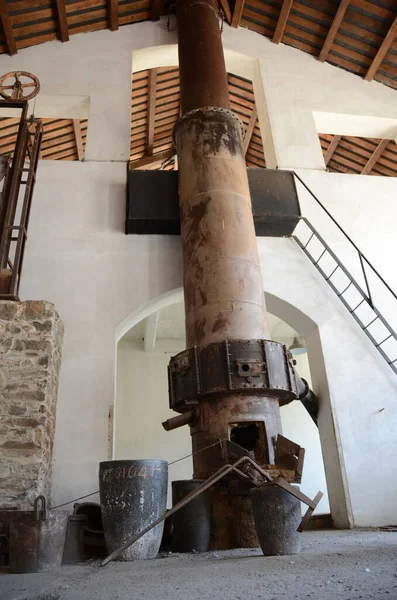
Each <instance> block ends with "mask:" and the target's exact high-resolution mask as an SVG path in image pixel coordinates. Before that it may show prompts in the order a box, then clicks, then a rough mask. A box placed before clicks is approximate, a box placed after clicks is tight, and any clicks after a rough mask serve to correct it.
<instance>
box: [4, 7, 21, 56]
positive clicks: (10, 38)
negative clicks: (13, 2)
mask: <svg viewBox="0 0 397 600" xmlns="http://www.w3.org/2000/svg"><path fill="white" fill-rule="evenodd" d="M0 21H1V26H2V29H3V32H4V37H5V40H6V44H7V48H8V53H9V54H10V55H11V56H13V55H14V54H17V53H18V49H17V44H16V40H15V36H14V31H13V28H12V23H11V18H10V11H9V5H8V3H7V2H6V0H0Z"/></svg>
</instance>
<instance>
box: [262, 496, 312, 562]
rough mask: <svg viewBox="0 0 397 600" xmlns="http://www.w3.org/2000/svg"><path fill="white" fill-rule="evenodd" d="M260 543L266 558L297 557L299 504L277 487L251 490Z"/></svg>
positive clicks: (298, 548) (299, 543)
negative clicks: (291, 555)
mask: <svg viewBox="0 0 397 600" xmlns="http://www.w3.org/2000/svg"><path fill="white" fill-rule="evenodd" d="M250 496H251V503H252V511H253V513H254V520H255V528H256V532H257V534H258V538H259V543H260V545H261V548H262V552H263V554H264V555H265V556H280V555H284V554H298V552H299V551H300V545H301V537H300V534H299V533H298V532H297V528H298V526H299V524H300V522H301V519H302V516H301V504H300V501H299V500H298V499H297V498H295V496H292V495H291V494H289V493H288V492H286V491H285V490H283V489H282V488H280V487H279V486H277V485H267V486H264V487H261V488H253V489H252V490H251V491H250Z"/></svg>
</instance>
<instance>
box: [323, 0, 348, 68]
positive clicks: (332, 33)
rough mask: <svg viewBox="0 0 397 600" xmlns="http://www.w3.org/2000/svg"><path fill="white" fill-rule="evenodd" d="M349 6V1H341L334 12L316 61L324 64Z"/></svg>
mask: <svg viewBox="0 0 397 600" xmlns="http://www.w3.org/2000/svg"><path fill="white" fill-rule="evenodd" d="M349 4H350V0H341V2H340V4H339V7H338V10H337V11H336V14H335V17H334V20H333V21H332V25H331V27H330V28H329V31H328V34H327V37H326V38H325V42H324V45H323V47H322V50H321V52H320V56H319V57H318V60H320V61H321V62H324V61H325V60H327V57H328V54H329V51H330V50H331V47H332V44H333V43H334V39H335V37H336V34H337V33H338V29H339V27H340V25H341V23H342V21H343V19H344V17H345V13H346V11H347V9H348V7H349Z"/></svg>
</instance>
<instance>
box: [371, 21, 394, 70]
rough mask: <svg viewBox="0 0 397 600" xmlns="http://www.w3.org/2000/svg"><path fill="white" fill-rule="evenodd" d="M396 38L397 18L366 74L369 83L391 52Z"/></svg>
mask: <svg viewBox="0 0 397 600" xmlns="http://www.w3.org/2000/svg"><path fill="white" fill-rule="evenodd" d="M396 36H397V16H396V18H395V19H394V21H393V23H392V25H391V27H390V29H389V31H388V32H387V34H386V36H385V38H384V40H383V42H382V44H381V46H380V48H379V50H378V52H377V53H376V55H375V57H374V59H373V61H372V63H371V66H370V67H369V69H368V71H367V72H366V74H365V79H366V80H367V81H371V80H372V79H373V78H374V76H375V74H376V71H377V70H378V69H379V67H380V65H381V63H382V61H383V60H384V58H385V56H386V54H387V52H388V51H389V50H390V47H391V45H392V44H393V42H394V40H395V38H396Z"/></svg>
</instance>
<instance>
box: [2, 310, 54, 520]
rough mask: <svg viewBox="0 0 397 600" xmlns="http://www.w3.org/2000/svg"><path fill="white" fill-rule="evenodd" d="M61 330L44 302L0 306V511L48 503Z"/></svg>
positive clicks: (52, 311) (52, 312)
mask: <svg viewBox="0 0 397 600" xmlns="http://www.w3.org/2000/svg"><path fill="white" fill-rule="evenodd" d="M62 339H63V325H62V322H61V320H60V318H59V315H58V313H57V312H56V311H55V308H54V305H53V304H51V303H50V302H44V301H27V302H8V301H0V507H5V506H17V507H19V508H24V509H30V508H31V506H32V502H33V500H34V498H35V497H36V496H37V495H38V494H44V495H45V496H46V497H47V498H48V499H50V493H51V462H52V449H53V443H54V434H55V417H56V401H57V391H58V375H59V369H60V364H61V346H62Z"/></svg>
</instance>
